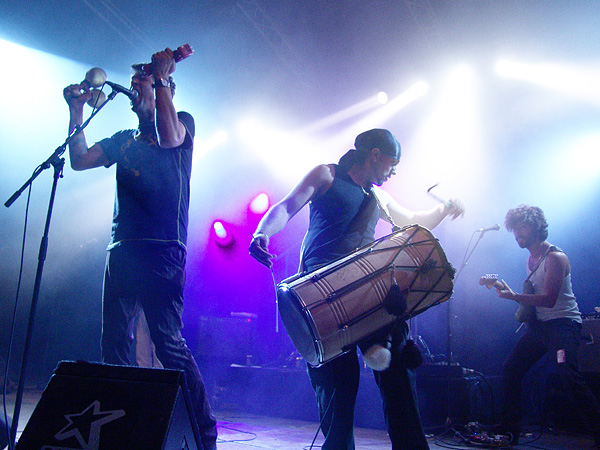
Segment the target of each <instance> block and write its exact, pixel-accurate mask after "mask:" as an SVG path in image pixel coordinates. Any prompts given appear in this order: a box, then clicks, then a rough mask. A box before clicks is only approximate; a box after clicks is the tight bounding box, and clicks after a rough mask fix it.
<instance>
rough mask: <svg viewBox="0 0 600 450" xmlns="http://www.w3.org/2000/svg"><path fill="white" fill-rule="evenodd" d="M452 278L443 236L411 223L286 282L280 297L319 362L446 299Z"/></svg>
mask: <svg viewBox="0 0 600 450" xmlns="http://www.w3.org/2000/svg"><path fill="white" fill-rule="evenodd" d="M453 279H454V269H453V268H452V266H451V265H450V264H449V263H448V260H447V259H446V255H445V254H444V251H443V249H442V247H441V245H440V244H439V241H438V240H437V239H436V238H435V237H434V236H433V234H432V233H431V232H430V231H429V230H428V229H426V228H423V227H421V226H419V225H411V226H408V227H405V228H402V229H400V230H399V231H396V232H394V233H392V234H390V235H388V236H386V237H383V238H381V239H379V240H377V241H375V242H373V243H372V244H369V245H368V246H365V247H362V248H360V249H358V250H357V251H355V252H354V253H352V254H350V255H348V256H345V257H343V258H340V259H338V260H336V261H334V262H332V263H330V264H328V265H326V266H323V267H320V268H319V269H317V270H315V271H313V272H309V273H301V274H297V275H295V276H293V277H291V278H288V279H286V280H283V281H282V282H281V283H280V284H279V285H278V286H277V299H278V303H279V312H280V314H281V318H282V321H283V324H284V326H285V328H286V331H287V332H288V334H289V336H290V339H291V340H292V342H293V343H294V345H295V347H296V349H297V350H298V352H300V354H301V355H302V356H303V357H304V359H305V360H306V362H307V363H309V364H310V365H312V366H320V365H322V364H325V363H327V362H328V361H331V360H332V359H334V358H336V357H337V356H340V355H342V354H344V353H345V352H347V351H348V350H349V349H351V348H352V346H353V345H354V344H356V343H357V342H359V341H360V340H361V339H364V338H366V337H368V336H370V335H372V334H373V333H376V332H377V331H380V330H382V329H383V328H385V327H387V326H388V325H391V324H393V323H394V322H395V321H397V320H403V319H407V318H410V317H413V316H415V315H417V314H420V313H421V312H423V311H425V310H427V309H429V308H431V307H432V306H435V305H439V304H440V303H442V302H444V301H446V300H448V299H449V298H450V296H451V295H452V289H453ZM394 285H396V286H398V287H399V291H400V292H401V293H402V296H401V297H402V299H401V301H400V302H398V301H397V300H398V299H397V297H398V295H396V296H395V297H396V299H395V300H393V301H392V303H396V304H395V305H394V304H391V303H390V302H391V297H392V296H390V295H388V293H390V289H391V288H392V286H394ZM395 289H397V288H395ZM398 306H400V308H398Z"/></svg>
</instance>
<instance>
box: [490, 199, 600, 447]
mask: <svg viewBox="0 0 600 450" xmlns="http://www.w3.org/2000/svg"><path fill="white" fill-rule="evenodd" d="M504 225H505V227H506V229H507V230H508V231H510V232H512V233H513V234H514V236H515V240H516V241H517V244H518V245H519V247H521V248H526V249H527V250H529V258H528V260H527V266H526V270H527V274H528V275H530V274H531V276H530V277H529V279H530V280H531V281H532V284H533V289H532V290H531V291H530V292H532V293H527V294H517V293H516V292H514V291H513V290H512V289H511V288H510V287H509V286H508V284H506V282H505V281H504V280H502V281H501V282H498V283H496V285H495V287H496V291H497V293H498V296H499V297H501V298H506V299H508V300H514V301H516V302H519V303H520V304H521V305H525V306H527V305H529V306H533V307H534V308H535V316H536V319H535V320H533V321H530V322H528V326H527V330H526V332H525V334H524V335H523V336H522V337H521V339H519V341H518V342H517V344H516V345H515V347H514V349H513V350H512V352H511V354H510V356H509V357H508V359H507V360H506V362H505V363H504V367H503V370H502V386H503V391H504V395H505V402H504V408H503V410H502V414H501V422H500V424H499V425H498V427H497V430H496V431H497V432H500V433H507V434H508V433H509V434H510V435H511V443H512V444H517V443H518V440H519V433H520V421H521V417H522V409H521V406H522V405H521V389H522V386H521V382H522V380H523V378H524V377H525V374H526V373H527V372H528V371H529V369H530V368H531V367H532V366H533V365H534V364H535V363H536V362H537V361H538V360H539V359H541V358H542V357H543V356H544V355H545V354H546V353H549V354H550V356H551V357H552V358H553V359H554V360H555V361H556V362H557V366H558V373H559V376H560V378H561V383H562V386H564V387H565V388H567V389H568V390H569V391H570V393H571V395H572V398H573V400H574V401H575V404H577V405H578V407H579V410H578V411H573V413H574V414H575V413H577V412H579V413H581V414H582V416H583V417H584V418H586V419H587V421H588V424H589V426H590V432H591V434H592V435H593V436H594V439H595V442H596V448H597V449H600V405H599V404H598V401H597V400H596V398H595V397H594V395H593V394H592V392H591V391H590V390H589V388H588V386H587V385H586V384H585V381H584V380H583V378H582V377H581V375H580V374H579V372H578V370H577V352H578V348H579V340H580V335H581V314H580V312H579V308H578V306H577V300H576V299H575V296H574V295H573V290H572V287H571V265H570V263H569V258H568V257H567V255H566V254H565V253H564V252H563V251H562V250H560V249H559V248H557V247H555V246H553V245H552V244H550V243H549V242H548V241H547V240H546V238H547V237H548V223H547V222H546V218H545V216H544V212H543V211H542V210H541V209H540V208H538V207H536V206H527V205H520V206H518V207H517V208H514V209H510V210H509V211H508V213H507V214H506V220H505V222H504ZM524 287H525V286H524ZM525 290H526V289H525Z"/></svg>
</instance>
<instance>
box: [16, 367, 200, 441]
mask: <svg viewBox="0 0 600 450" xmlns="http://www.w3.org/2000/svg"><path fill="white" fill-rule="evenodd" d="M193 417H194V416H193V413H192V408H191V404H190V400H189V394H188V391H187V387H186V384H185V377H184V373H183V372H182V371H178V370H164V369H144V368H139V367H124V366H113V365H107V364H96V363H86V362H72V361H61V362H60V363H59V364H58V366H57V368H56V369H55V370H54V374H53V375H52V377H51V378H50V381H49V382H48V385H47V386H46V389H45V390H44V392H43V393H42V397H41V399H40V401H39V403H38V404H37V406H36V408H35V410H34V411H33V414H32V416H31V418H30V420H29V422H28V423H27V426H26V427H25V430H24V431H23V434H22V435H21V437H20V438H19V441H18V443H17V446H16V450H32V449H40V450H75V449H78V450H81V449H86V450H115V449H127V450H202V444H201V443H200V439H199V435H198V429H197V425H196V422H195V420H194V419H193Z"/></svg>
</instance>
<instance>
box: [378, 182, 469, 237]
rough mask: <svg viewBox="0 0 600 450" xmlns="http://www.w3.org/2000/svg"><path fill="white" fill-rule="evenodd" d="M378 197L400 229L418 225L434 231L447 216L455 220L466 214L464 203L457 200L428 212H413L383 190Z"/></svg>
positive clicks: (379, 191) (442, 204)
mask: <svg viewBox="0 0 600 450" xmlns="http://www.w3.org/2000/svg"><path fill="white" fill-rule="evenodd" d="M377 195H379V198H381V200H382V202H383V203H384V205H385V206H386V207H387V208H388V212H389V213H390V216H391V217H392V220H393V221H394V223H395V224H396V225H397V226H399V227H402V226H405V225H410V224H415V223H416V224H419V225H421V226H423V227H425V228H428V229H430V230H432V229H434V228H435V227H437V226H438V225H439V224H440V223H441V222H442V220H444V219H445V218H446V217H447V216H450V217H451V218H452V220H454V219H456V218H458V217H461V216H463V215H464V213H465V210H464V207H463V204H462V202H460V201H459V200H457V199H451V200H449V201H448V202H446V203H440V204H439V205H437V206H435V207H433V208H431V209H429V210H427V211H417V212H413V211H410V210H408V209H406V208H404V207H403V206H401V205H400V204H398V203H397V202H396V201H395V200H394V199H393V198H392V196H391V195H390V194H388V193H387V192H385V191H383V190H378V191H377ZM382 218H383V219H385V220H387V218H386V217H385V216H382Z"/></svg>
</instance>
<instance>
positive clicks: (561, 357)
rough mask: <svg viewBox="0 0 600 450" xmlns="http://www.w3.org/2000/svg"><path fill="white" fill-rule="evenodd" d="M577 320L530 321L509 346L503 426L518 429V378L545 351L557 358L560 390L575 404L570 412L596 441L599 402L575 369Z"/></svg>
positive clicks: (599, 433) (599, 432) (504, 372)
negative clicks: (578, 416)
mask: <svg viewBox="0 0 600 450" xmlns="http://www.w3.org/2000/svg"><path fill="white" fill-rule="evenodd" d="M580 336H581V324H580V323H577V322H575V321H574V320H571V319H554V320H549V321H546V322H540V321H536V322H532V323H531V324H528V325H527V330H526V331H525V334H523V336H522V337H521V339H519V341H518V342H517V344H516V345H515V347H514V348H513V350H512V352H511V354H510V355H509V357H508V359H507V360H506V362H505V363H504V367H503V370H502V386H503V390H504V394H505V400H504V407H503V410H502V414H501V422H502V425H503V427H505V428H507V429H508V430H511V431H513V432H519V431H520V423H521V419H522V417H523V410H522V401H521V392H522V381H523V378H524V377H525V375H526V374H527V372H528V371H529V369H531V367H532V366H533V365H534V364H535V363H536V362H537V361H539V360H540V359H541V358H542V357H543V356H544V355H545V354H546V353H549V355H550V357H551V358H553V359H554V360H555V361H556V362H557V367H558V375H559V377H560V383H561V388H562V390H563V392H565V393H568V394H569V395H570V396H571V398H572V400H573V403H574V404H576V405H577V410H576V411H573V414H574V415H577V414H581V417H583V418H584V420H586V421H587V422H588V424H589V429H590V431H591V434H592V436H593V437H594V439H595V440H596V442H598V443H600V405H599V404H598V401H597V399H596V397H595V396H594V394H593V393H592V392H591V391H590V389H589V387H588V386H587V384H586V383H585V380H584V379H583V377H582V376H581V375H580V374H579V372H578V369H577V353H578V350H579V342H580Z"/></svg>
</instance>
